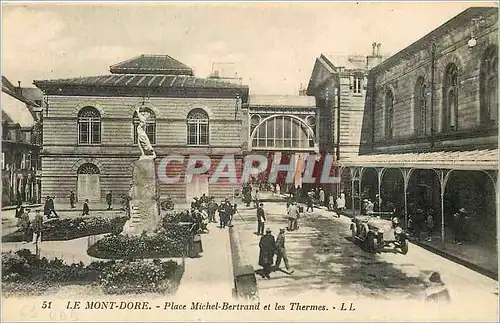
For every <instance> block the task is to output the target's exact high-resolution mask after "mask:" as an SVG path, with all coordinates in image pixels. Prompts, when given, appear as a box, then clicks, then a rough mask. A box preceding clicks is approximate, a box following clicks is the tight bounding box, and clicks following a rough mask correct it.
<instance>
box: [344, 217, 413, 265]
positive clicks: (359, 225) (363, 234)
mask: <svg viewBox="0 0 500 323" xmlns="http://www.w3.org/2000/svg"><path fill="white" fill-rule="evenodd" d="M351 234H352V238H353V240H359V241H361V242H362V244H363V246H364V247H365V248H366V249H367V250H368V251H369V252H372V253H374V252H377V251H379V250H381V249H383V248H384V247H387V246H393V247H395V248H399V249H400V250H401V253H402V254H404V255H406V254H407V253H408V235H407V233H406V232H405V230H403V228H402V227H401V226H400V224H399V219H398V218H397V217H396V216H394V214H393V213H392V212H374V213H372V214H370V215H359V216H356V217H354V218H353V219H352V220H351Z"/></svg>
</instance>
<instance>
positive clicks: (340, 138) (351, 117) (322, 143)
mask: <svg viewBox="0 0 500 323" xmlns="http://www.w3.org/2000/svg"><path fill="white" fill-rule="evenodd" d="M372 50H373V51H372V54H371V55H369V56H362V55H342V54H327V53H325V54H321V55H320V57H318V58H317V59H316V62H315V64H314V68H313V71H312V74H311V77H310V81H309V84H308V87H307V89H306V93H307V95H311V96H315V98H316V103H317V106H318V120H319V125H318V133H319V151H320V152H321V153H322V154H325V153H327V154H333V155H334V156H335V159H336V160H337V161H338V160H340V159H342V158H348V157H352V156H357V155H358V154H359V153H360V149H361V148H362V147H363V145H362V144H363V142H362V140H361V138H362V137H363V138H364V137H365V136H362V135H361V134H362V132H367V131H369V130H368V129H366V128H363V127H362V125H363V118H364V115H365V114H364V110H365V97H366V90H367V75H368V70H369V69H370V68H372V67H373V66H375V65H377V64H378V63H380V62H381V61H383V60H384V56H383V55H382V53H381V44H377V43H373V44H372ZM329 190H330V191H332V192H335V191H338V187H337V186H333V187H330V188H329Z"/></svg>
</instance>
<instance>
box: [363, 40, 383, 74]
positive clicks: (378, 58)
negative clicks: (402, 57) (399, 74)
mask: <svg viewBox="0 0 500 323" xmlns="http://www.w3.org/2000/svg"><path fill="white" fill-rule="evenodd" d="M381 46H382V44H380V43H372V55H371V56H367V57H366V69H368V70H370V69H372V68H373V67H375V66H377V65H378V64H380V62H382V54H381V53H380V47H381Z"/></svg>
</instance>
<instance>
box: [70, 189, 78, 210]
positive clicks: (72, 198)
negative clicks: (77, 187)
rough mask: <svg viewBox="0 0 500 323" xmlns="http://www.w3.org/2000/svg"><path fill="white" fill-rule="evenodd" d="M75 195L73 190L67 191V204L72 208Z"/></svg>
mask: <svg viewBox="0 0 500 323" xmlns="http://www.w3.org/2000/svg"><path fill="white" fill-rule="evenodd" d="M75 201H76V195H75V192H74V191H70V192H69V205H70V206H71V208H72V209H74V208H75Z"/></svg>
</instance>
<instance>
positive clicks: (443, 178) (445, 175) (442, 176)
mask: <svg viewBox="0 0 500 323" xmlns="http://www.w3.org/2000/svg"><path fill="white" fill-rule="evenodd" d="M435 171H436V172H437V173H438V176H439V184H440V185H439V186H440V188H441V242H442V243H443V245H444V238H445V234H444V229H445V228H444V193H445V191H446V184H447V183H448V179H449V177H450V174H451V172H452V170H448V169H439V170H435Z"/></svg>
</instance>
